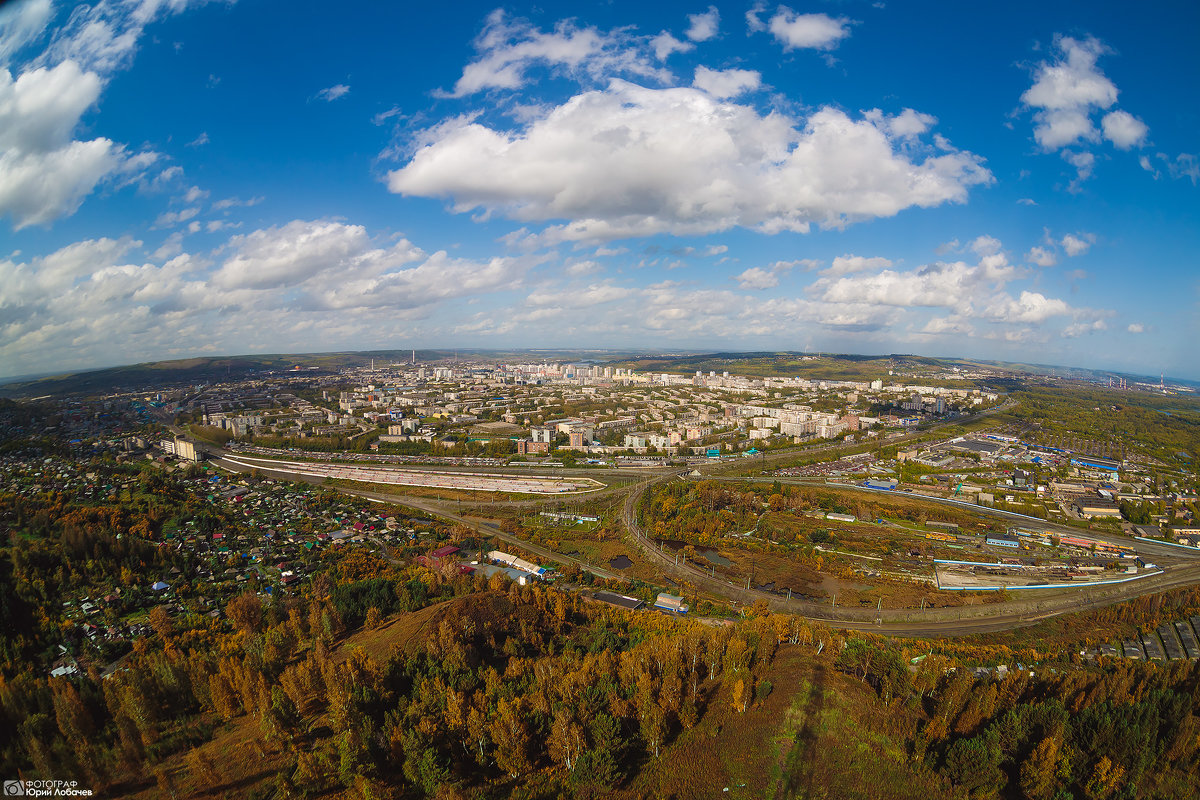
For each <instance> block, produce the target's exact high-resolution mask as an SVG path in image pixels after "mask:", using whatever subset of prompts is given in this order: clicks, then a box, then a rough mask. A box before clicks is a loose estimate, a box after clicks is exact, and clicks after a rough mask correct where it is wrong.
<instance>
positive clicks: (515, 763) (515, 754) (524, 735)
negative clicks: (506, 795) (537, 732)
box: [492, 699, 533, 778]
mask: <svg viewBox="0 0 1200 800" xmlns="http://www.w3.org/2000/svg"><path fill="white" fill-rule="evenodd" d="M492 740H493V741H494V742H495V743H496V766H498V767H500V769H502V770H504V771H505V772H507V773H508V774H509V775H510V776H512V777H514V778H516V777H518V776H520V775H523V774H525V773H526V772H528V771H529V770H530V769H531V768H532V766H533V765H532V764H531V763H530V761H529V729H528V725H527V723H526V721H525V714H524V709H522V707H521V701H520V700H519V699H514V700H500V701H499V702H498V703H497V706H496V716H495V721H494V722H493V723H492Z"/></svg>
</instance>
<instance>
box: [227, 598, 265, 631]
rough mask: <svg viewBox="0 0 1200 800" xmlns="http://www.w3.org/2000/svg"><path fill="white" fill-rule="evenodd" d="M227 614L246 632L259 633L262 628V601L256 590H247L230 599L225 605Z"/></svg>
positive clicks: (231, 620)
mask: <svg viewBox="0 0 1200 800" xmlns="http://www.w3.org/2000/svg"><path fill="white" fill-rule="evenodd" d="M225 615H226V616H227V617H228V618H229V621H230V622H232V623H233V624H234V625H236V626H237V627H238V628H241V629H242V630H243V631H245V632H246V633H258V632H259V631H260V630H262V621H263V607H262V601H261V600H260V599H259V598H258V595H256V594H255V593H254V592H251V591H245V592H242V593H241V594H239V595H238V596H237V597H235V598H233V599H232V600H230V601H229V603H228V604H227V605H226V606H225Z"/></svg>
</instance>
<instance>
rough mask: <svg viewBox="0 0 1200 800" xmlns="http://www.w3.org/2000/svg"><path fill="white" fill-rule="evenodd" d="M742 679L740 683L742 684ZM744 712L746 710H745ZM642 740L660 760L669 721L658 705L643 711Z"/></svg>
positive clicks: (651, 704) (647, 706) (739, 680)
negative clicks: (659, 754) (659, 756)
mask: <svg viewBox="0 0 1200 800" xmlns="http://www.w3.org/2000/svg"><path fill="white" fill-rule="evenodd" d="M741 682H742V681H741V679H740V678H739V679H738V683H739V684H741ZM743 710H744V709H743ZM639 723H640V727H641V732H642V738H643V739H644V740H645V741H646V749H647V750H649V751H650V752H652V753H653V754H654V757H655V758H658V752H659V748H660V747H662V743H663V739H665V738H666V735H667V719H666V715H665V714H663V710H662V708H661V707H660V706H659V705H658V704H657V703H647V704H645V707H644V708H643V709H642V713H641V718H640V719H639Z"/></svg>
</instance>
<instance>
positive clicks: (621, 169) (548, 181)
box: [387, 80, 992, 240]
mask: <svg viewBox="0 0 1200 800" xmlns="http://www.w3.org/2000/svg"><path fill="white" fill-rule="evenodd" d="M890 125H891V118H888V117H886V116H884V115H875V114H874V113H872V114H870V115H869V116H866V117H865V118H861V119H857V120H856V119H853V118H852V117H850V116H849V115H847V114H846V113H845V112H843V111H841V110H838V109H833V108H822V109H819V110H817V111H815V112H814V113H812V114H811V115H810V116H809V117H807V118H806V119H794V118H791V117H788V116H786V115H784V114H781V113H778V112H772V113H767V114H765V115H764V114H761V113H760V112H759V111H757V110H756V109H755V108H753V107H751V106H748V105H739V104H736V103H732V102H728V101H720V100H719V99H717V98H714V97H712V96H711V95H710V94H708V93H707V92H703V91H699V90H697V89H693V88H672V89H650V88H645V87H641V86H637V85H635V84H632V83H628V82H626V81H622V80H613V81H612V82H611V83H610V84H609V85H608V87H607V88H606V89H604V90H595V91H588V92H584V93H582V94H578V95H576V96H575V97H573V98H571V99H570V100H568V101H567V102H565V103H563V104H562V105H560V106H557V107H555V108H552V109H549V110H546V111H544V112H543V113H542V114H541V115H539V116H538V117H537V118H535V119H533V120H531V121H529V122H528V123H526V124H525V125H524V126H523V127H522V128H520V129H518V130H515V131H511V132H508V131H502V130H497V129H494V128H491V127H488V126H485V125H483V124H481V123H479V122H477V121H475V120H473V119H471V118H458V119H452V120H449V121H447V122H445V123H443V124H441V125H438V126H436V127H434V128H432V129H430V130H428V131H426V133H425V135H424V139H425V141H426V144H425V145H424V146H422V147H421V148H420V149H418V150H417V152H416V153H415V154H414V155H413V156H412V158H411V160H410V161H409V162H408V163H407V164H406V165H404V166H403V167H401V168H400V169H397V170H394V171H392V172H390V173H389V174H388V176H387V183H388V188H389V189H390V190H391V191H393V192H396V193H399V194H404V195H410V196H424V197H445V198H450V199H451V200H452V201H453V205H452V208H453V209H454V210H455V211H458V212H467V211H471V210H474V209H483V210H485V211H487V212H489V213H491V212H495V213H503V214H506V215H508V216H510V217H512V218H514V219H517V220H521V221H526V222H529V221H548V220H555V219H559V220H569V222H568V223H567V224H566V225H564V226H562V227H560V228H558V229H555V230H552V231H548V232H547V233H548V236H547V237H546V238H547V240H549V239H552V238H555V237H557V238H558V239H559V240H581V239H614V238H620V237H628V236H642V235H650V234H653V233H661V232H673V233H710V232H715V231H720V230H725V229H728V228H731V227H734V226H742V227H747V228H756V229H759V230H762V231H766V232H777V231H782V230H792V231H800V232H804V231H807V230H808V228H809V226H810V225H811V224H814V223H815V224H818V225H821V226H824V227H841V226H844V225H845V224H847V223H850V222H854V221H858V220H865V219H870V218H874V217H888V216H893V215H895V214H897V213H899V212H900V211H902V210H904V209H905V208H910V207H913V206H917V207H931V206H937V205H941V204H944V203H951V202H954V203H958V202H964V201H965V200H966V198H967V193H968V190H969V189H970V187H972V186H975V185H979V184H987V183H990V182H991V181H992V176H991V173H990V172H988V170H987V169H986V168H984V166H983V163H982V159H980V158H979V157H978V156H976V155H974V154H972V153H968V152H965V151H960V150H955V149H954V148H953V147H950V146H949V145H948V143H945V142H942V143H941V147H939V148H936V149H935V148H932V147H928V148H922V147H919V146H917V145H918V144H919V143H914V142H913V141H912V140H910V139H905V144H904V146H903V147H901V146H900V143H899V142H897V141H896V140H895V137H894V136H893V135H892V134H891V131H890Z"/></svg>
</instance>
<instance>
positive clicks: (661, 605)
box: [654, 592, 688, 614]
mask: <svg viewBox="0 0 1200 800" xmlns="http://www.w3.org/2000/svg"><path fill="white" fill-rule="evenodd" d="M654 607H655V608H657V609H658V610H660V611H669V612H671V613H672V614H686V613H687V612H688V607H687V606H685V605H684V604H683V598H682V597H676V596H675V595H673V594H667V593H666V592H663V593H661V594H659V596H658V598H657V599H656V600H655V601H654Z"/></svg>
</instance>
